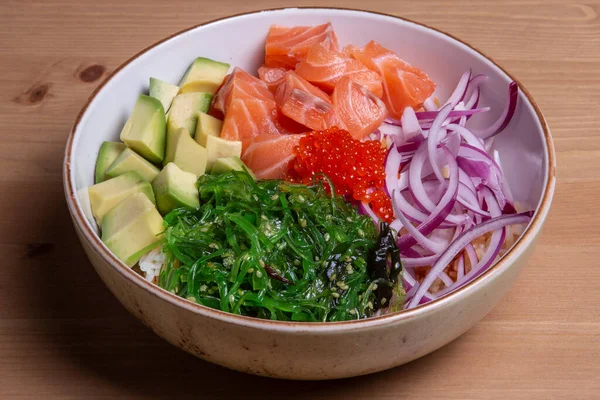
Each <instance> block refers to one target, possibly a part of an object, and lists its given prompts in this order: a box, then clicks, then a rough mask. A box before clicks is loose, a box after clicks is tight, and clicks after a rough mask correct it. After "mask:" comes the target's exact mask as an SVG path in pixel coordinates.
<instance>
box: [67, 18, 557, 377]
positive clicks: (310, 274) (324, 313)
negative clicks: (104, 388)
mask: <svg viewBox="0 0 600 400" xmlns="http://www.w3.org/2000/svg"><path fill="white" fill-rule="evenodd" d="M63 181H64V188H65V196H66V200H67V204H68V208H69V211H70V214H71V217H72V220H73V223H74V226H75V230H76V233H77V235H78V237H79V239H80V241H81V243H82V245H83V248H84V250H85V252H86V254H87V256H88V258H89V259H90V261H91V263H92V265H93V266H94V268H95V269H96V271H97V273H98V275H99V276H100V277H101V279H102V280H103V281H104V283H105V284H106V285H107V287H108V288H109V289H110V290H111V292H112V293H113V294H114V295H115V296H116V297H117V298H118V300H119V301H120V302H121V303H122V304H123V305H124V306H125V307H126V308H127V309H128V310H129V311H130V312H131V313H132V314H133V315H134V316H135V317H137V318H138V319H140V320H141V321H142V322H143V323H144V324H145V325H147V326H148V327H149V328H150V329H151V330H152V331H153V332H155V333H156V334H157V335H159V336H161V337H162V338H164V339H166V340H167V341H169V342H170V343H172V344H174V345H175V346H178V347H180V348H181V349H183V350H185V351H187V352H189V353H191V354H194V355H196V356H198V357H200V358H202V359H205V360H207V361H210V362H213V363H216V364H219V365H222V366H224V367H227V368H231V369H235V370H239V371H243V372H247V373H251V374H257V375H263V376H268V377H274V378H282V379H337V378H345V377H352V376H357V375H364V374H368V373H373V372H377V371H381V370H385V369H388V368H392V367H394V366H398V365H401V364H404V363H407V362H409V361H411V360H414V359H416V358H419V357H422V356H424V355H426V354H428V353H430V352H432V351H434V350H436V349H438V348H440V347H441V346H443V345H445V344H447V343H449V342H450V341H452V340H454V339H456V338H457V337H458V336H460V335H461V334H463V333H464V332H466V331H467V330H468V329H469V328H471V327H472V326H473V325H475V324H476V323H477V322H478V321H479V320H481V319H482V318H483V317H484V316H485V315H486V314H487V313H489V312H490V311H491V310H492V308H493V307H494V306H495V305H496V304H497V303H498V302H499V301H500V299H501V298H502V297H503V296H504V295H505V294H506V293H507V292H508V290H509V289H510V287H511V285H512V284H513V282H514V281H515V279H516V278H517V276H518V275H519V272H520V271H521V270H522V268H523V267H524V266H525V265H526V262H527V260H528V258H529V256H530V255H531V253H532V251H533V249H534V246H535V242H536V239H537V238H538V236H539V233H540V231H541V229H542V225H543V223H544V221H545V219H546V217H547V215H548V212H549V209H550V204H551V201H552V197H553V192H554V186H555V156H554V148H553V143H552V138H551V136H550V131H549V128H548V126H547V123H546V121H545V119H544V117H543V115H542V113H541V111H540V110H539V108H538V107H537V105H536V103H535V102H534V100H533V99H532V97H531V95H530V94H529V93H528V92H527V91H526V89H525V88H524V87H523V85H522V84H520V83H519V82H518V81H516V79H515V78H513V77H512V76H511V75H510V74H509V73H508V72H506V71H505V70H503V69H502V68H501V67H500V66H499V65H498V64H496V63H495V62H494V61H493V60H491V59H490V58H488V57H486V56H485V55H483V54H482V53H481V52H479V51H478V50H476V49H474V48H473V47H471V46H470V45H468V44H467V43H465V42H462V41H460V40H459V39H456V38H454V37H452V36H450V35H448V34H445V33H443V32H440V31H438V30H436V29H434V28H430V27H427V26H424V25H421V24H419V23H416V22H412V21H409V20H405V19H403V18H399V17H396V16H391V15H384V14H378V13H373V12H366V11H360V10H347V9H330V8H293V9H292V8H290V9H277V10H266V11H260V12H253V13H247V14H241V15H236V16H232V17H228V18H223V19H219V20H215V21H212V22H209V23H205V24H201V25H198V26H195V27H192V28H189V29H186V30H184V31H182V32H180V33H177V34H175V35H173V36H171V37H169V38H166V39H164V40H162V41H160V42H158V43H156V44H154V45H152V46H150V47H148V48H147V49H145V50H143V51H141V52H140V53H138V54H137V55H135V56H133V57H132V58H131V59H130V60H128V61H127V62H126V63H124V64H123V65H122V66H121V67H119V68H118V69H117V70H116V71H115V72H114V73H113V74H112V75H111V76H110V77H109V78H108V79H107V80H106V81H105V82H104V83H103V84H102V85H101V86H100V87H99V88H98V89H97V90H96V91H95V92H94V94H93V95H92V96H91V97H90V99H89V100H88V103H87V104H86V105H85V106H84V107H83V109H82V111H81V112H80V114H79V116H78V118H77V120H76V122H75V124H74V127H73V129H72V131H71V133H70V135H69V138H68V141H67V146H66V154H65V161H64V170H63Z"/></svg>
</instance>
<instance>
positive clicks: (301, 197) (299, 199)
mask: <svg viewBox="0 0 600 400" xmlns="http://www.w3.org/2000/svg"><path fill="white" fill-rule="evenodd" d="M305 201H306V199H305V198H304V196H302V195H300V196H298V202H299V203H304V202H305Z"/></svg>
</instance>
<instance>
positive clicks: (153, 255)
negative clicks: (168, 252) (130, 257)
mask: <svg viewBox="0 0 600 400" xmlns="http://www.w3.org/2000/svg"><path fill="white" fill-rule="evenodd" d="M165 260H166V257H165V253H163V252H162V247H161V246H159V247H157V248H155V249H153V250H150V251H149V252H148V253H146V254H144V255H143V256H142V258H140V261H139V266H140V270H141V271H142V274H143V275H144V277H145V278H146V280H148V281H150V282H154V283H156V282H155V278H157V277H158V275H159V274H160V270H161V269H162V267H163V265H164V264H165Z"/></svg>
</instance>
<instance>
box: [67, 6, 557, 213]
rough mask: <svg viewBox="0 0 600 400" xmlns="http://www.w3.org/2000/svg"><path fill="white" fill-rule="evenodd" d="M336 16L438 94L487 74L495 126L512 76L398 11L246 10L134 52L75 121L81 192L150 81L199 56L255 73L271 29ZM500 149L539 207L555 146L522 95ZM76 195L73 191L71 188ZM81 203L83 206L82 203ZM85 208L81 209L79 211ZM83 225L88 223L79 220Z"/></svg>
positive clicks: (347, 39) (516, 190)
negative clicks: (413, 69)
mask: <svg viewBox="0 0 600 400" xmlns="http://www.w3.org/2000/svg"><path fill="white" fill-rule="evenodd" d="M328 21H331V22H332V23H333V26H334V29H335V31H336V33H337V35H338V38H339V41H340V45H342V46H343V45H346V44H349V43H352V44H356V45H364V44H366V43H367V42H368V41H370V40H376V41H378V42H380V43H381V44H383V45H384V46H385V47H388V48H390V49H391V50H393V51H395V52H396V53H397V54H399V55H400V57H401V58H403V59H404V60H406V61H407V62H409V63H411V64H413V65H415V66H418V67H420V68H422V69H423V70H425V71H426V72H427V73H428V74H429V75H430V76H431V77H432V78H433V80H434V81H435V82H436V83H437V85H438V86H437V89H436V95H437V96H438V98H440V99H442V100H445V99H446V98H447V96H448V95H449V94H450V93H451V91H452V90H453V89H454V87H455V85H456V83H457V82H458V79H459V78H460V76H461V75H462V73H463V72H465V71H467V70H469V69H472V71H473V73H485V74H487V75H488V76H489V78H490V79H489V81H488V82H487V83H486V84H485V86H484V88H483V90H482V98H481V100H480V104H481V105H487V106H490V107H492V111H490V112H488V113H485V114H481V115H479V116H477V118H473V119H472V122H471V123H473V124H479V125H482V124H489V123H490V122H491V121H493V120H495V119H496V118H497V117H498V115H500V114H501V112H502V108H503V105H504V101H505V98H506V96H507V86H508V84H509V82H510V81H511V78H510V77H509V76H508V75H506V74H505V73H504V72H503V71H502V70H501V69H500V68H498V67H497V66H496V65H495V64H494V63H493V62H491V61H490V60H488V59H486V58H485V57H484V56H482V55H481V54H479V53H478V52H477V51H475V50H473V49H472V48H470V47H469V46H467V45H465V44H463V43H461V42H459V41H457V40H455V39H453V38H451V37H449V36H447V35H444V34H442V33H440V32H437V31H435V30H432V29H429V28H427V27H424V26H421V25H418V24H416V23H412V22H409V21H405V20H401V19H398V18H394V17H391V16H385V15H379V14H372V13H367V12H362V11H350V10H336V9H284V10H275V11H264V12H257V13H253V14H246V15H241V16H236V17H232V18H227V19H223V20H219V21H216V22H213V23H210V24H207V25H204V26H200V27H196V28H193V29H191V30H188V31H186V32H184V33H181V34H179V35H176V36H174V37H173V38H171V39H169V40H166V41H164V42H162V43H160V44H158V45H156V46H154V47H152V48H150V49H149V50H147V51H145V52H143V53H142V54H140V55H138V56H136V57H134V58H133V59H132V60H131V62H129V63H128V64H127V65H125V66H124V67H123V68H122V69H120V71H118V73H116V74H115V75H114V76H112V77H111V78H110V79H109V80H108V81H107V82H106V83H105V85H104V87H103V88H102V89H101V90H100V91H99V92H98V93H97V95H96V96H95V98H94V99H93V100H92V101H91V102H90V104H89V106H88V107H87V109H86V110H85V112H84V114H83V115H82V118H81V120H80V121H79V123H78V124H77V125H76V128H75V134H74V137H73V141H72V150H71V151H70V152H69V151H67V162H69V163H70V164H71V170H70V171H71V175H70V176H69V177H68V179H70V180H71V186H72V187H73V188H75V190H78V189H80V188H83V187H87V186H90V185H92V184H93V177H94V164H95V161H96V156H97V154H98V149H99V148H100V145H101V143H102V142H103V141H106V140H118V138H119V133H120V131H121V128H122V127H123V124H124V123H125V121H126V119H127V117H128V115H129V113H130V111H131V110H132V108H133V105H134V104H135V101H136V99H137V97H138V95H139V94H140V93H147V91H148V79H149V78H150V77H156V78H160V79H163V80H165V81H168V82H173V83H177V82H178V81H179V79H180V78H181V76H182V75H183V73H184V72H185V70H186V69H187V67H188V66H189V65H190V63H191V62H192V61H193V60H194V59H195V58H196V57H197V56H205V57H209V58H214V59H217V60H220V61H227V62H229V63H230V64H231V65H232V66H239V67H241V68H243V69H245V70H247V71H250V72H251V73H255V71H256V69H257V68H258V67H259V66H260V65H261V64H262V60H263V59H264V40H265V37H266V34H267V32H268V29H269V26H270V25H272V24H280V25H288V26H292V25H314V24H319V23H325V22H328ZM493 146H494V148H495V149H498V150H499V154H500V159H501V163H502V166H503V169H504V172H505V175H506V178H507V180H508V183H509V185H510V188H511V190H512V192H513V194H514V197H515V199H516V200H518V201H520V202H523V203H526V204H527V205H529V206H530V207H537V206H538V204H539V203H540V200H541V198H542V193H543V192H544V187H545V184H546V182H547V179H546V177H547V174H548V147H547V144H546V141H545V139H544V132H543V128H542V125H541V123H540V121H539V119H538V116H537V115H536V112H535V109H534V108H533V106H532V105H531V103H530V102H529V100H528V99H527V97H526V96H525V95H524V94H523V93H522V92H521V93H520V97H519V103H518V107H517V110H516V113H515V116H514V118H513V119H512V121H511V123H510V125H509V126H508V127H507V129H506V130H505V131H504V132H502V134H501V135H499V136H497V138H496V140H495V141H494V145H493ZM69 195H72V193H69ZM77 207H80V205H79V204H77ZM80 211H81V210H80ZM78 222H79V223H87V221H85V219H83V218H80V219H79V221H78Z"/></svg>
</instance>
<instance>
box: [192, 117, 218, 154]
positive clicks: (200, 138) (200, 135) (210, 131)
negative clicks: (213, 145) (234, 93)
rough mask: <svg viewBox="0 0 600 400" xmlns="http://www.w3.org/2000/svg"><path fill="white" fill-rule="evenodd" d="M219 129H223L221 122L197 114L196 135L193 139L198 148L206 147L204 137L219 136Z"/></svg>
mask: <svg viewBox="0 0 600 400" xmlns="http://www.w3.org/2000/svg"><path fill="white" fill-rule="evenodd" d="M221 129H223V121H221V120H220V119H217V118H215V117H213V116H212V115H208V114H206V113H203V112H201V113H198V124H197V125H196V135H195V136H194V139H196V142H198V144H199V145H200V146H204V147H206V137H207V136H216V137H219V136H220V135H221Z"/></svg>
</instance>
